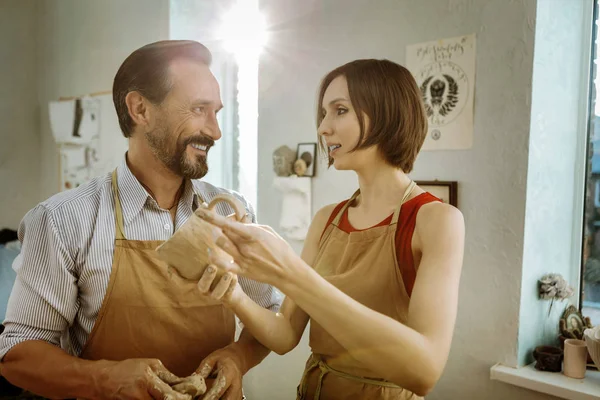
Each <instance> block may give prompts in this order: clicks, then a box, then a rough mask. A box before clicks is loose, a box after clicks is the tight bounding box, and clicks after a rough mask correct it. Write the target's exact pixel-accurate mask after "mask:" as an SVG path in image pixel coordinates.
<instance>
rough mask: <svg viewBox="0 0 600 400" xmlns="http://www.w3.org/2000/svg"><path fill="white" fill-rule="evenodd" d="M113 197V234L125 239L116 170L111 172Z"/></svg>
mask: <svg viewBox="0 0 600 400" xmlns="http://www.w3.org/2000/svg"><path fill="white" fill-rule="evenodd" d="M111 180H112V188H113V198H114V199H115V235H116V237H115V238H116V239H117V240H125V239H126V238H125V228H124V225H123V209H122V208H121V200H120V198H119V186H118V185H117V170H116V168H115V170H114V171H113V173H112V179H111Z"/></svg>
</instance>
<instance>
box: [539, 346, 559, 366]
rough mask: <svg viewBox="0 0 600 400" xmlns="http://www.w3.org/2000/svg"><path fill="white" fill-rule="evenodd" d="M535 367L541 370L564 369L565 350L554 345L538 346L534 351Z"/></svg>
mask: <svg viewBox="0 0 600 400" xmlns="http://www.w3.org/2000/svg"><path fill="white" fill-rule="evenodd" d="M533 358H535V361H536V363H535V369H537V370H539V371H548V372H560V371H561V370H562V359H563V351H562V350H561V349H560V348H558V347H553V346H538V347H536V348H535V350H534V351H533Z"/></svg>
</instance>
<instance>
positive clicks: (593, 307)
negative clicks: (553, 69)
mask: <svg viewBox="0 0 600 400" xmlns="http://www.w3.org/2000/svg"><path fill="white" fill-rule="evenodd" d="M599 6H600V0H597V1H596V3H595V5H594V21H595V24H594V29H593V41H592V60H593V62H592V65H591V77H592V80H591V82H590V104H589V110H590V112H589V115H590V121H589V129H588V132H589V133H588V136H589V143H588V152H587V158H588V159H587V161H588V162H587V176H586V188H585V191H586V194H585V212H584V224H583V225H584V233H583V256H582V269H581V272H582V273H581V286H580V287H581V289H582V290H581V301H580V304H581V311H582V313H583V315H585V316H589V317H590V319H591V320H592V323H593V324H594V325H597V324H600V101H598V100H599V99H598V98H597V94H598V93H599V89H600V77H598V8H599Z"/></svg>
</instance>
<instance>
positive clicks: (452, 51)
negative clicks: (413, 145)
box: [406, 34, 475, 151]
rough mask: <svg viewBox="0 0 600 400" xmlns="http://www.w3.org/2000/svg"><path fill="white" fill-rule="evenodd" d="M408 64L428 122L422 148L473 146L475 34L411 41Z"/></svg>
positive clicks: (407, 51) (408, 50) (436, 148)
mask: <svg viewBox="0 0 600 400" xmlns="http://www.w3.org/2000/svg"><path fill="white" fill-rule="evenodd" d="M406 67H407V68H408V69H409V70H410V71H411V72H412V74H413V76H414V77H415V80H416V81H417V85H418V86H419V88H420V89H421V94H422V96H423V102H424V104H425V111H426V113H427V119H428V122H429V128H428V132H427V137H426V138H425V143H424V144H423V150H425V151H427V150H464V149H469V148H471V147H472V145H473V95H474V93H475V87H474V85H475V35H474V34H472V35H467V36H460V37H454V38H449V39H440V40H436V41H432V42H427V43H419V44H414V45H409V46H407V48H406Z"/></svg>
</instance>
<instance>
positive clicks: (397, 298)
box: [297, 182, 420, 400]
mask: <svg viewBox="0 0 600 400" xmlns="http://www.w3.org/2000/svg"><path fill="white" fill-rule="evenodd" d="M414 187H415V184H414V182H412V183H411V184H410V185H409V187H408V188H407V189H406V192H405V193H404V196H403V198H402V201H401V203H400V205H399V206H398V208H397V209H396V210H395V211H394V215H393V217H392V222H391V223H390V224H389V225H387V226H379V227H374V228H370V229H367V230H363V231H358V232H352V233H346V232H344V231H342V230H341V229H340V228H339V223H340V220H341V217H342V215H343V214H344V212H345V211H346V209H347V208H348V206H349V205H351V204H352V203H353V202H354V200H355V199H356V197H357V196H358V195H359V191H357V192H356V193H355V194H354V195H353V196H352V198H351V199H350V200H349V201H348V202H347V203H346V204H345V205H344V206H343V207H342V208H341V209H340V211H339V212H338V214H337V215H336V216H335V218H334V219H333V222H332V223H331V224H330V225H329V226H327V228H326V229H325V232H324V234H323V236H322V238H321V241H320V243H319V252H318V254H317V258H316V260H315V263H314V269H315V270H316V271H317V272H318V273H319V274H321V275H322V276H323V277H324V278H325V279H327V280H328V281H329V282H330V283H331V284H333V285H334V286H335V287H337V288H338V289H340V290H341V291H342V292H344V293H346V294H347V295H348V296H350V297H352V298H353V299H355V300H356V301H358V302H360V303H362V304H364V305H365V306H367V307H369V308H371V309H373V310H375V311H378V312H380V313H382V314H385V315H387V316H389V317H391V318H393V319H395V320H397V321H400V322H402V323H405V322H406V319H407V316H408V304H409V300H410V298H409V296H408V294H407V292H406V289H405V287H404V282H403V279H402V275H401V273H400V268H399V267H398V262H397V257H396V241H395V237H396V228H397V224H398V217H399V215H400V208H401V206H402V204H403V203H404V202H405V201H406V200H407V199H408V198H409V196H410V194H411V193H412V191H413V189H414ZM365 329H370V328H369V327H365ZM310 346H311V348H312V352H313V354H312V355H311V357H310V358H309V359H308V362H307V363H306V368H305V370H304V375H303V377H302V381H301V383H300V385H299V386H298V397H297V398H298V399H303V400H309V399H310V400H312V399H315V400H318V399H323V400H332V399H385V400H389V399H394V400H396V399H399V400H407V399H410V400H416V399H420V397H418V396H416V395H415V394H413V393H412V392H410V391H408V390H405V389H402V388H401V387H399V386H397V385H395V384H393V383H391V382H387V381H384V380H382V379H378V378H372V377H373V376H375V373H373V372H372V371H370V370H369V369H368V368H366V367H364V366H363V365H361V363H360V362H359V361H357V360H356V359H355V358H353V357H352V356H351V355H350V354H348V352H347V351H346V350H345V349H344V348H343V347H342V346H341V345H340V344H339V343H338V342H337V341H336V340H335V339H334V338H333V337H332V336H331V335H329V334H328V333H327V332H326V331H325V330H324V329H323V328H322V327H321V326H320V325H319V324H317V323H316V322H315V321H314V320H312V319H311V321H310ZM373 346H377V343H373ZM360 351H364V352H368V351H370V349H369V348H365V349H360ZM369 377H371V378H369Z"/></svg>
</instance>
